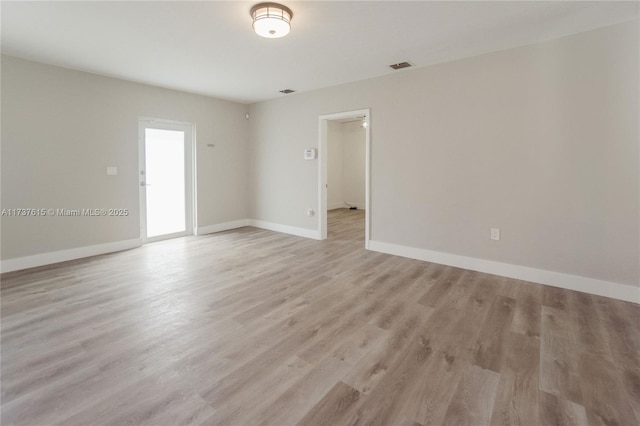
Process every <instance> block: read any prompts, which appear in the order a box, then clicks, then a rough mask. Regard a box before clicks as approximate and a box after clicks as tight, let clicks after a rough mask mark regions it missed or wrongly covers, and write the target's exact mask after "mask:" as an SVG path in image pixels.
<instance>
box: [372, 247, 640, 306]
mask: <svg viewBox="0 0 640 426" xmlns="http://www.w3.org/2000/svg"><path fill="white" fill-rule="evenodd" d="M369 250H373V251H377V252H381V253H387V254H393V255H396V256H402V257H408V258H411V259H418V260H424V261H427V262H433V263H440V264H442V265H449V266H455V267H458V268H464V269H470V270H472V271H478V272H484V273H487V274H493V275H500V276H503V277H508V278H516V279H518V280H523V281H531V282H534V283H538V284H545V285H550V286H553V287H560V288H564V289H568V290H575V291H580V292H583V293H590V294H595V295H598V296H605V297H611V298H613V299H619V300H625V301H627V302H633V303H640V288H638V287H634V286H630V285H625V284H618V283H613V282H609V281H601V280H597V279H593V278H586V277H580V276H577V275H569V274H563V273H561V272H553V271H547V270H544V269H535V268H530V267H527V266H519V265H512V264H509V263H501V262H494V261H491V260H484V259H478V258H474V257H467V256H460V255H456V254H450V253H443V252H438V251H432V250H425V249H420V248H415V247H408V246H402V245H399V244H391V243H384V242H381V241H371V242H370V244H369Z"/></svg>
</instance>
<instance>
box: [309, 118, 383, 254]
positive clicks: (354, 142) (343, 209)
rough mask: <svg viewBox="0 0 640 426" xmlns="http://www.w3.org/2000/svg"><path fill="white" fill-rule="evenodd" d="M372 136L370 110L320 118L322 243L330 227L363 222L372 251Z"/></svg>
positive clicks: (320, 216) (367, 246)
mask: <svg viewBox="0 0 640 426" xmlns="http://www.w3.org/2000/svg"><path fill="white" fill-rule="evenodd" d="M370 135H371V113H370V110H369V109H362V110H356V111H347V112H342V113H336V114H328V115H322V116H320V142H319V152H318V158H319V160H320V162H319V179H318V182H319V188H318V193H319V202H318V204H319V206H320V207H319V210H318V221H319V226H318V227H319V229H320V235H321V239H323V240H324V239H326V238H327V236H328V228H329V223H337V222H341V223H342V224H343V225H345V226H349V225H347V223H349V221H351V224H355V223H356V222H354V220H358V218H360V220H361V219H362V218H363V219H364V243H365V248H369V239H370V237H369V235H370V217H371V208H370V165H369V162H370V151H371V136H370ZM354 210H355V211H354ZM363 210H364V214H363V212H362V211H363ZM329 219H330V220H329Z"/></svg>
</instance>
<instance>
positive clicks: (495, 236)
mask: <svg viewBox="0 0 640 426" xmlns="http://www.w3.org/2000/svg"><path fill="white" fill-rule="evenodd" d="M491 239H492V240H496V241H498V240H500V228H491Z"/></svg>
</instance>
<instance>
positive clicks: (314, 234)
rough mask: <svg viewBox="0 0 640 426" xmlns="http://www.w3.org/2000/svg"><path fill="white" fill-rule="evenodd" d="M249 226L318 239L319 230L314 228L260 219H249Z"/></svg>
mask: <svg viewBox="0 0 640 426" xmlns="http://www.w3.org/2000/svg"><path fill="white" fill-rule="evenodd" d="M249 225H250V226H255V227H256V228H261V229H268V230H269V231H276V232H283V233H285V234H291V235H297V236H298V237H305V238H312V239H314V240H320V239H321V238H320V232H319V231H318V230H316V229H306V228H298V227H295V226H289V225H281V224H279V223H272V222H265V221H262V220H255V219H251V220H249Z"/></svg>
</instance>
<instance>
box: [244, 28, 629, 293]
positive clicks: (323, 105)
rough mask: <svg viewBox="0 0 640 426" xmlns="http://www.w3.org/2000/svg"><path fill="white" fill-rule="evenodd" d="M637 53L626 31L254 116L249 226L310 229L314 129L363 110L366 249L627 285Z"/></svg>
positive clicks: (255, 111) (280, 105) (367, 85)
mask: <svg viewBox="0 0 640 426" xmlns="http://www.w3.org/2000/svg"><path fill="white" fill-rule="evenodd" d="M638 50H639V46H638V21H632V22H627V23H623V24H620V25H616V26H612V27H607V28H604V29H599V30H596V31H591V32H587V33H582V34H578V35H574V36H569V37H566V38H562V39H559V40H555V41H551V42H547V43H542V44H537V45H532V46H526V47H521V48H517V49H512V50H508V51H502V52H496V53H491V54H486V55H482V56H478V57H474V58H469V59H464V60H460V61H456V62H452V63H447V64H442V65H437V66H432V67H427V68H420V69H414V70H406V71H402V72H397V73H395V74H392V75H390V76H387V77H383V78H376V79H371V80H366V81H361V82H357V83H352V84H347V85H343V86H339V87H334V88H330V89H324V90H320V91H314V92H309V93H302V94H294V95H289V96H288V97H284V98H280V99H277V100H272V101H266V102H261V103H258V104H255V105H252V106H251V114H252V119H251V131H250V133H251V137H250V148H249V161H250V165H249V170H250V173H251V181H250V186H251V194H252V196H251V198H250V203H251V204H250V215H251V217H252V218H255V219H258V220H263V221H268V222H273V223H279V224H284V225H289V226H295V227H300V228H307V229H316V228H317V220H316V218H313V217H308V216H306V215H305V211H306V209H307V208H314V209H317V208H318V206H317V200H318V194H317V190H318V181H317V179H318V169H317V167H318V162H317V161H313V162H311V161H305V160H304V159H303V158H302V152H303V150H304V148H306V147H314V146H317V145H318V116H320V115H322V114H330V113H335V112H341V111H349V110H356V109H361V108H371V132H372V148H371V149H372V153H371V155H372V160H371V173H372V182H371V185H372V186H371V203H372V204H371V207H372V211H371V220H372V222H371V232H372V234H371V239H372V240H375V241H380V242H387V243H393V244H398V245H403V246H408V247H415V248H421V249H426V250H433V251H438V252H444V253H451V254H456V255H463V256H469V257H472V258H479V259H487V260H493V261H497V262H504V263H509V264H514V265H523V266H528V267H532V268H538V269H541V270H548V271H556V272H562V273H566V274H570V275H576V276H581V277H589V278H594V279H597V280H603V281H609V282H614V283H620V284H629V285H634V286H638V285H639V281H640V272H639V269H640V267H639V262H640V260H639V259H640V249H639V247H640V242H639V234H640V229H639V219H638V218H639V217H640V209H639V206H640V200H639V193H640V188H639V181H640V180H639V166H638V162H639V161H638V160H639V149H638V148H639V146H638V145H639V144H638V138H639V135H638V114H639V109H638V93H639V88H638V71H639V67H638ZM491 227H498V228H501V229H502V240H501V241H499V242H495V241H491V240H490V239H489V228H491Z"/></svg>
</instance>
